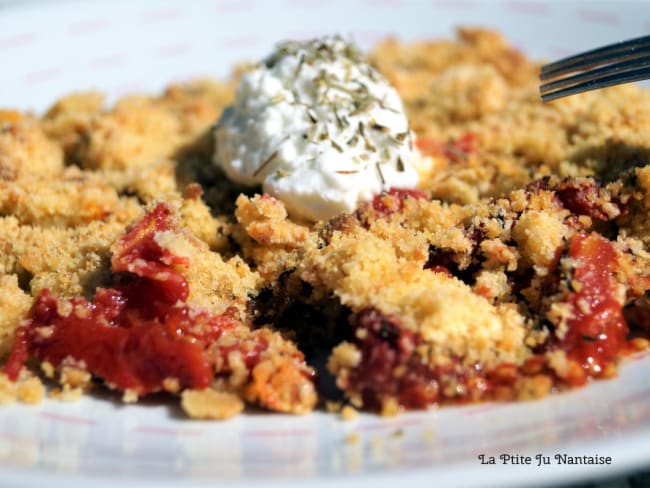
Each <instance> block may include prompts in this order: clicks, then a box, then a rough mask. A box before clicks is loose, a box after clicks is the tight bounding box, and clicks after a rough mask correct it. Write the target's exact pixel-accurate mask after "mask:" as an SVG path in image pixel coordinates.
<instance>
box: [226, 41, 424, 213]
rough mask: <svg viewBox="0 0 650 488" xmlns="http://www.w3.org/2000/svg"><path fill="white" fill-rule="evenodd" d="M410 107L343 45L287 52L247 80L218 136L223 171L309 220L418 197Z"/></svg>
mask: <svg viewBox="0 0 650 488" xmlns="http://www.w3.org/2000/svg"><path fill="white" fill-rule="evenodd" d="M413 138H414V136H413V134H412V132H411V130H410V127H409V123H408V119H407V117H406V114H405V113H404V107H403V105H402V101H401V99H400V97H399V95H398V93H397V91H396V90H395V88H393V87H392V86H391V85H390V84H389V83H388V81H387V80H386V79H385V77H384V76H382V75H381V74H380V73H379V72H378V71H377V70H375V69H374V68H373V67H372V66H370V65H369V64H368V63H367V62H365V61H364V60H363V58H362V55H361V53H360V51H359V50H358V49H357V48H356V47H355V46H353V45H352V44H351V43H349V42H347V41H346V40H344V39H343V38H342V37H340V36H328V37H323V38H319V39H314V40H310V41H305V42H294V41H290V42H285V43H282V44H279V45H278V46H277V47H276V50H275V51H274V52H273V53H272V54H271V55H269V56H268V57H267V58H266V59H265V60H263V61H262V62H260V63H258V64H257V65H255V66H252V67H251V68H250V69H248V70H246V72H245V73H244V74H243V75H242V77H241V81H240V83H239V86H238V88H237V92H236V95H235V100H234V102H233V104H232V105H230V106H229V107H228V108H226V110H224V112H223V114H222V116H221V118H220V120H219V122H218V123H217V126H216V129H215V142H216V149H215V154H214V161H215V164H217V165H218V166H220V167H221V168H222V169H223V170H224V171H225V173H226V174H227V176H228V177H229V178H231V179H232V180H234V181H236V182H238V183H241V184H244V185H259V184H261V185H262V189H263V190H264V192H266V193H269V194H270V195H272V196H274V197H276V198H278V199H280V200H281V201H282V202H284V204H285V206H286V207H287V210H288V211H289V212H290V213H291V214H293V215H295V216H298V217H301V218H304V219H308V220H320V219H329V218H332V217H334V216H336V215H337V214H339V213H341V212H351V211H353V210H354V209H355V208H356V207H357V205H358V203H359V202H360V201H363V200H370V199H371V198H372V197H373V196H374V195H376V194H378V193H380V192H381V191H382V190H386V189H389V188H404V189H409V188H414V187H415V186H416V185H417V183H418V180H419V176H418V169H417V168H418V166H419V165H420V164H421V157H420V154H419V152H418V151H417V149H415V147H414V144H413Z"/></svg>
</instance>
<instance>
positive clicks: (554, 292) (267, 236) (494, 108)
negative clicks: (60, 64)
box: [0, 28, 650, 419]
mask: <svg viewBox="0 0 650 488" xmlns="http://www.w3.org/2000/svg"><path fill="white" fill-rule="evenodd" d="M369 59H370V61H371V62H372V63H373V64H374V65H375V66H376V67H377V68H378V69H379V70H380V71H381V72H382V73H383V74H385V75H386V77H387V78H388V79H389V80H390V81H391V82H392V83H393V84H394V86H395V87H396V88H397V89H398V91H399V92H400V95H401V97H402V98H403V101H404V103H405V107H406V111H407V114H408V117H409V120H410V124H411V128H412V129H413V131H414V132H415V135H416V139H415V144H416V146H417V147H418V148H419V150H420V151H421V153H422V154H423V155H425V156H426V157H428V158H430V163H431V164H430V168H429V169H428V170H427V172H426V174H423V175H422V179H421V184H420V187H419V188H418V189H416V190H404V189H399V188H396V189H391V190H388V191H386V192H384V193H382V194H380V195H377V196H376V197H375V198H374V199H373V200H372V201H369V202H362V203H360V204H359V207H358V208H357V210H356V211H355V212H352V213H349V214H341V215H339V216H337V217H335V218H334V219H332V220H330V221H321V222H315V223H308V222H304V221H297V220H295V219H293V218H292V217H291V216H290V215H289V214H288V213H287V210H286V208H285V206H284V204H283V203H282V202H281V201H280V200H278V199H276V198H273V197H270V196H269V195H265V194H262V191H261V189H260V188H243V187H241V186H239V185H237V184H234V183H232V182H230V181H229V180H228V179H227V178H226V176H225V175H224V174H223V173H222V172H221V170H219V169H218V168H217V167H216V166H215V165H214V164H213V162H212V154H213V153H214V140H213V137H212V133H211V127H212V125H213V124H214V123H215V121H216V120H217V119H218V117H219V115H220V114H221V112H222V110H223V109H224V107H225V106H227V104H228V103H229V102H230V101H231V100H232V98H233V96H234V89H235V85H234V82H232V81H229V82H220V81H215V80H200V81H196V82H192V83H187V84H175V85H171V86H170V87H168V88H167V89H166V90H165V91H164V92H163V93H162V94H160V95H150V96H145V95H137V96H136V95H133V96H128V97H124V98H122V99H121V100H119V101H117V103H115V104H114V105H113V106H107V105H106V103H105V100H104V97H103V95H102V94H101V93H96V92H85V93H74V94H71V95H68V96H66V97H64V98H62V99H60V100H58V101H56V102H55V103H54V104H53V105H52V107H51V108H50V109H49V110H48V111H47V112H46V113H45V114H44V115H43V116H42V117H38V116H35V115H33V114H26V113H22V112H20V111H16V110H13V109H6V110H4V109H3V110H0V359H3V362H4V368H3V370H2V371H3V372H2V373H0V403H8V402H11V401H15V400H19V401H22V402H25V403H37V402H39V401H41V399H42V398H43V397H44V395H45V393H46V392H45V386H44V385H43V383H42V382H41V380H40V379H39V376H38V375H41V376H43V377H45V378H47V379H48V380H50V382H54V383H56V384H57V385H58V386H56V387H54V388H50V392H49V394H50V396H51V397H55V398H59V399H62V400H72V399H75V398H78V397H79V396H81V395H82V394H84V392H86V391H87V390H89V389H90V388H91V387H93V386H94V385H97V384H103V385H104V386H105V387H107V388H111V389H117V390H119V391H121V392H123V394H124V401H129V402H130V401H137V400H138V399H139V398H140V397H142V396H144V395H147V394H149V393H153V392H165V393H166V394H169V395H173V396H176V397H178V398H179V401H180V403H181V406H182V408H183V410H184V411H185V413H186V414H187V415H188V416H190V417H193V418H201V419H226V418H230V417H232V416H234V415H237V414H238V413H240V412H242V411H243V410H244V408H245V406H246V405H247V404H254V405H258V406H261V407H262V408H265V409H268V410H273V411H279V412H288V413H294V414H304V413H307V412H309V411H311V410H312V409H314V408H316V407H317V405H319V404H320V405H336V406H337V410H340V411H341V415H342V417H343V418H354V417H355V416H356V412H357V410H358V409H366V410H374V411H379V412H382V413H384V414H395V413H397V412H399V411H401V410H403V409H412V408H426V407H428V406H430V405H435V404H446V403H457V402H472V401H483V400H504V401H505V400H528V399H535V398H540V397H543V396H546V395H548V394H550V393H551V392H552V391H554V390H562V389H566V388H569V387H575V386H581V385H584V384H586V383H587V382H588V380H590V379H591V378H610V377H612V376H615V374H616V365H617V364H618V362H619V360H620V359H621V357H622V356H623V355H624V354H627V353H630V352H634V351H638V350H642V349H644V348H647V347H648V344H649V342H648V340H647V339H646V338H647V336H648V334H649V333H650V300H649V299H648V290H649V289H650V252H649V246H650V226H649V225H648V221H649V219H648V213H649V211H650V134H648V131H647V130H645V129H646V128H647V127H648V125H649V124H650V92H648V91H646V90H644V89H642V88H640V87H637V86H634V85H625V86H619V87H613V88H608V89H605V90H600V91H597V92H592V93H585V94H582V95H577V96H573V97H569V98H567V99H563V100H557V101H554V102H552V103H548V104H542V103H541V102H540V101H539V96H538V86H537V85H538V79H537V75H538V69H539V65H537V64H536V63H535V62H533V61H530V60H528V59H527V58H526V57H525V56H524V55H523V54H522V53H519V52H518V51H517V50H515V49H514V48H513V47H511V46H510V45H509V44H508V42H507V41H506V40H505V39H504V38H503V37H502V36H501V35H499V34H498V33H495V32H491V31H487V30H482V29H473V28H461V29H459V31H458V36H457V38H456V39H449V40H428V41H418V42H412V43H404V42H401V41H399V40H397V39H386V40H384V41H382V42H380V43H379V44H377V45H376V46H375V49H374V50H373V52H372V53H370V56H369ZM100 342H101V344H102V346H103V347H104V349H103V350H106V351H109V352H110V355H109V354H108V353H96V354H89V353H88V350H95V349H92V346H95V345H96V344H98V343H100ZM133 351H135V353H134V352H133ZM30 358H31V359H32V360H33V361H27V360H28V359H30ZM116 358H117V359H118V360H116ZM109 359H110V360H109ZM39 363H40V366H39V371H38V372H36V370H35V371H31V369H30V367H33V365H34V364H39ZM115 364H118V366H116V365H115ZM27 365H29V367H28V366H27ZM333 384H335V385H336V387H333ZM328 385H329V386H328ZM331 390H337V391H335V392H334V393H333V392H332V391H331ZM319 402H320V403H319Z"/></svg>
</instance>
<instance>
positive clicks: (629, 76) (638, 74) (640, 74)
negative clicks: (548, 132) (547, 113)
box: [541, 67, 650, 102]
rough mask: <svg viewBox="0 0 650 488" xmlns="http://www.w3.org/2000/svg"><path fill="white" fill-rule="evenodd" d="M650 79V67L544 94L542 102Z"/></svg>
mask: <svg viewBox="0 0 650 488" xmlns="http://www.w3.org/2000/svg"><path fill="white" fill-rule="evenodd" d="M649 78H650V67H645V68H639V69H635V70H631V71H627V72H625V73H624V74H620V73H617V74H613V75H609V76H606V77H604V78H600V79H596V80H589V81H585V82H582V83H578V84H577V85H574V86H571V87H569V88H561V89H559V90H556V91H552V92H542V94H541V96H542V101H544V102H550V101H551V100H555V99H556V98H562V97H566V96H569V95H576V94H578V93H583V92H586V91H590V90H597V89H599V88H606V87H608V86H614V85H620V84H623V83H631V82H633V81H641V80H647V79H649Z"/></svg>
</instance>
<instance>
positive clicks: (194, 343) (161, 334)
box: [4, 204, 265, 395]
mask: <svg viewBox="0 0 650 488" xmlns="http://www.w3.org/2000/svg"><path fill="white" fill-rule="evenodd" d="M169 214H170V211H169V209H168V208H167V207H166V206H164V205H163V204H161V205H158V206H157V207H156V208H155V209H154V210H153V211H152V212H150V213H148V214H147V215H145V216H144V217H143V219H142V220H141V221H140V222H139V223H137V224H136V225H135V226H134V227H132V228H131V230H129V231H128V232H127V233H126V234H125V235H124V237H123V238H122V239H121V240H120V242H119V243H118V252H117V253H116V254H115V255H114V256H113V259H112V266H113V270H114V271H127V272H128V273H129V274H130V276H131V279H132V280H131V281H130V282H129V283H128V284H126V285H124V286H121V287H116V288H109V289H98V290H97V293H96V295H95V300H94V301H93V302H89V301H87V300H85V299H84V298H80V297H78V298H73V299H71V300H61V299H57V298H56V297H54V296H53V295H52V294H51V293H50V292H49V291H47V290H45V291H43V292H42V293H41V295H40V296H39V297H38V298H37V299H36V301H35V303H34V305H33V306H32V308H31V310H30V312H29V314H28V316H27V319H26V320H25V321H24V323H23V324H22V325H21V327H20V328H19V329H18V331H17V335H16V340H15V343H14V347H13V350H12V352H11V354H10V357H9V360H8V362H7V364H6V365H5V367H4V372H5V373H6V374H7V375H8V376H9V377H10V378H11V379H13V380H15V379H16V378H17V377H18V374H19V372H20V369H21V367H22V366H23V364H24V363H25V361H26V360H27V359H28V356H30V355H32V356H34V357H36V358H38V359H39V360H42V361H49V362H50V363H52V364H53V365H54V366H59V365H61V363H62V362H63V361H64V360H65V359H66V358H72V359H74V360H76V361H83V362H84V363H85V365H86V369H87V370H88V371H90V372H91V373H92V374H93V375H95V376H97V377H100V378H103V379H104V380H105V381H106V383H108V384H109V385H110V386H112V387H115V388H118V389H120V390H127V389H128V390H131V391H133V392H135V393H137V394H139V395H142V394H145V393H150V392H154V391H158V390H160V389H162V386H163V381H164V380H165V379H167V378H174V379H176V380H178V382H179V385H180V387H181V388H205V387H207V386H208V385H209V384H210V382H211V380H212V378H213V376H214V369H213V364H212V363H213V361H212V360H211V359H210V357H211V356H209V355H208V354H207V352H206V348H207V347H208V345H209V344H211V343H213V342H214V341H215V340H216V339H217V338H218V337H219V336H220V335H221V334H222V333H223V332H224V331H226V330H228V329H231V328H232V327H233V326H234V325H235V324H236V322H235V320H234V319H233V318H232V317H231V315H230V314H229V313H228V312H227V313H226V314H223V315H217V316H215V315H210V314H208V313H206V312H205V311H202V310H197V309H194V308H192V307H191V306H189V305H187V304H185V303H184V301H185V300H186V299H187V297H188V294H189V290H188V286H187V281H186V279H185V278H184V276H183V275H182V274H181V273H180V272H179V271H178V270H177V269H176V268H177V267H179V266H180V267H182V266H185V265H187V259H185V258H180V257H178V256H174V255H172V254H171V253H170V252H169V251H167V250H165V249H162V248H161V247H160V246H159V245H158V243H157V242H156V241H155V235H156V233H157V232H159V231H164V230H173V228H172V226H171V224H170V222H169ZM264 346H265V344H264V345H260V347H262V348H263V347H264ZM256 354H257V355H259V351H257V352H256Z"/></svg>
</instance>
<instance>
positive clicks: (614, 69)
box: [539, 36, 650, 102]
mask: <svg viewBox="0 0 650 488" xmlns="http://www.w3.org/2000/svg"><path fill="white" fill-rule="evenodd" d="M539 78H540V80H541V81H542V82H545V83H543V84H542V85H540V87H539V90H540V95H541V97H542V101H544V102H550V101H551V100H555V99H556V98H561V97H566V96H568V95H574V94H576V93H582V92H586V91H590V90H597V89H599V88H605V87H607V86H612V85H620V84H623V83H629V82H632V81H639V80H645V79H648V78H650V36H644V37H638V38H635V39H630V40H627V41H621V42H617V43H616V44H611V45H608V46H604V47H599V48H597V49H592V50H590V51H586V52H583V53H580V54H576V55H574V56H569V57H567V58H564V59H560V60H559V61H555V62H553V63H549V64H547V65H544V66H542V69H541V72H540V75H539Z"/></svg>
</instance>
